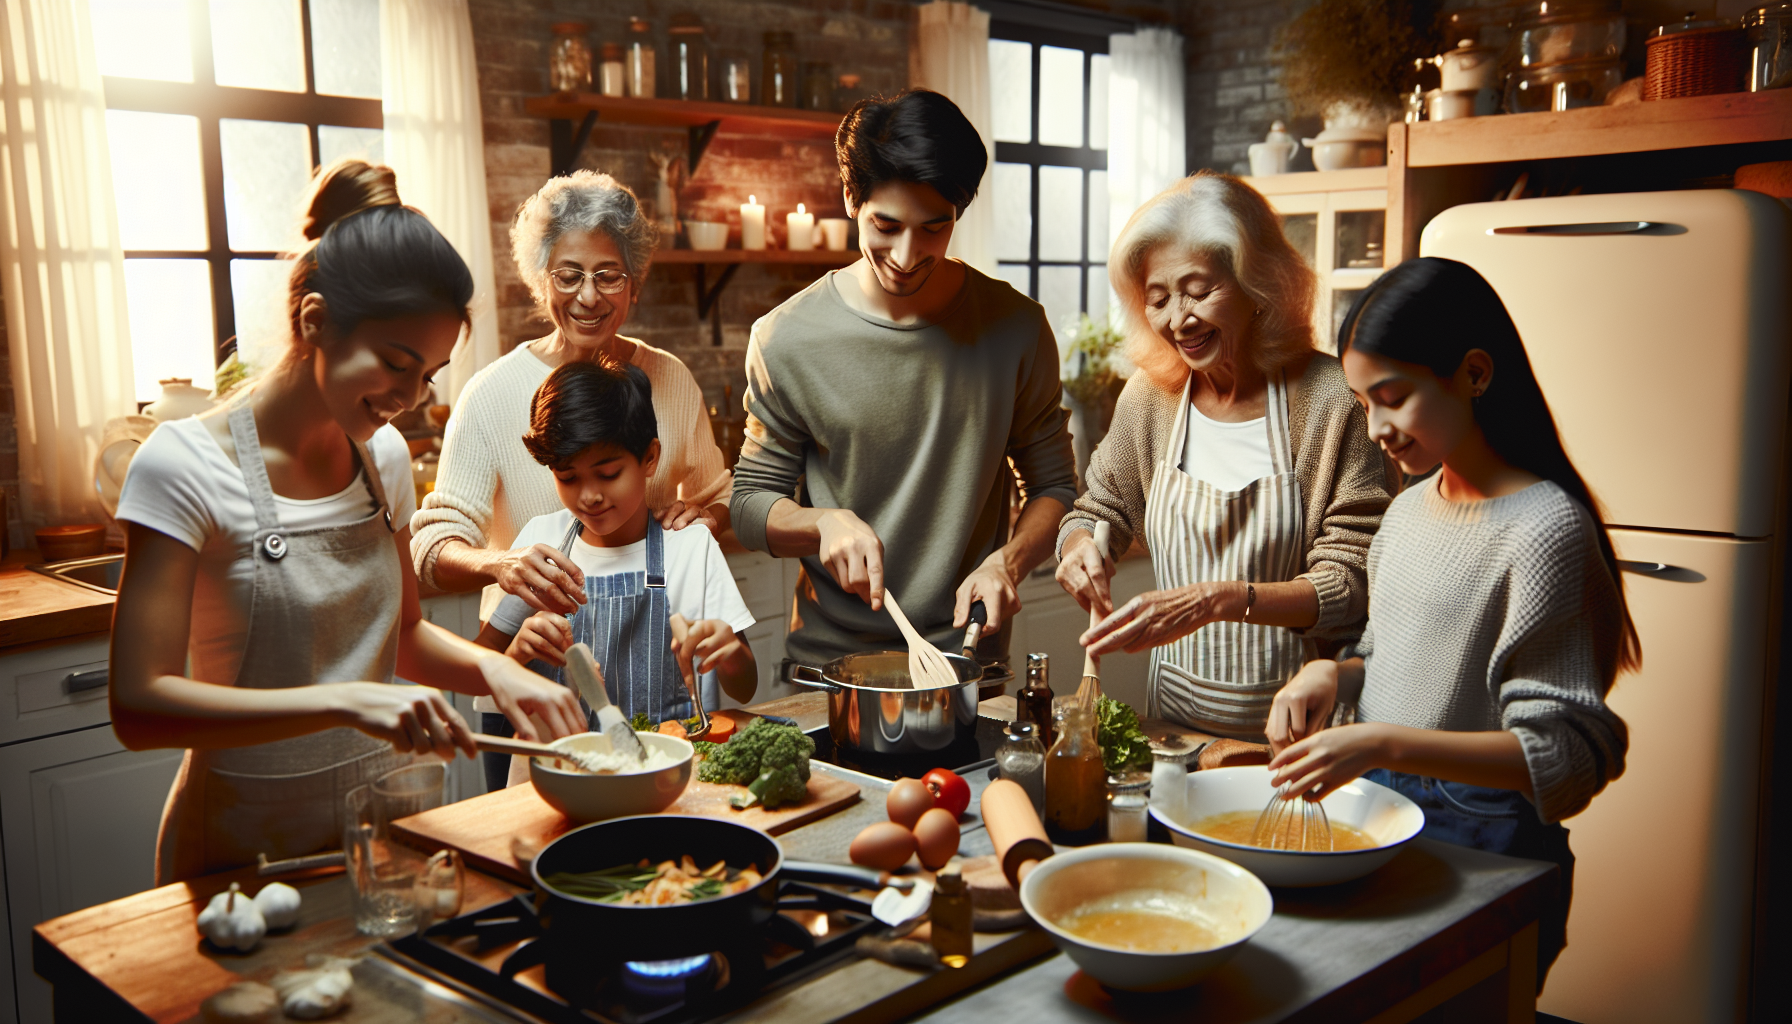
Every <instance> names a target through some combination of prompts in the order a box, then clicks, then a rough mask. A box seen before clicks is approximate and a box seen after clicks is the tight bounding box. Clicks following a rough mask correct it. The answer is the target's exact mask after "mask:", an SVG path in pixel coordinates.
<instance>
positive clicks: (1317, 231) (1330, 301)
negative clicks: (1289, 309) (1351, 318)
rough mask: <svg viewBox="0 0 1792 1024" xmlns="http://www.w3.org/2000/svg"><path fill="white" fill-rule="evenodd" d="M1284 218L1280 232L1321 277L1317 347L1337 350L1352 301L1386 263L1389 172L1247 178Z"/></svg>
mask: <svg viewBox="0 0 1792 1024" xmlns="http://www.w3.org/2000/svg"><path fill="white" fill-rule="evenodd" d="M1245 181H1246V182H1247V183H1248V184H1250V185H1251V186H1253V187H1254V188H1256V189H1257V191H1259V192H1261V193H1263V195H1264V197H1265V198H1267V199H1268V200H1269V205H1270V206H1271V207H1273V208H1274V209H1275V211H1276V213H1278V214H1280V215H1281V217H1282V231H1283V234H1285V235H1286V236H1287V237H1288V241H1289V242H1290V243H1292V244H1293V245H1294V247H1295V249H1296V250H1297V251H1299V252H1300V254H1301V255H1302V256H1304V257H1306V260H1307V265H1308V266H1310V267H1312V268H1313V270H1314V271H1315V272H1316V273H1318V275H1319V288H1318V292H1317V294H1315V295H1314V302H1313V330H1314V333H1315V335H1316V338H1317V340H1318V342H1319V347H1320V348H1321V349H1324V350H1325V351H1327V352H1336V351H1337V348H1338V328H1339V327H1340V326H1341V325H1342V324H1343V322H1344V315H1345V314H1346V313H1348V312H1350V306H1351V303H1353V302H1355V301H1356V297H1357V296H1358V295H1359V294H1361V292H1362V290H1363V289H1364V288H1367V287H1368V286H1369V285H1370V283H1371V282H1373V281H1374V280H1375V279H1376V278H1377V277H1380V276H1381V273H1382V268H1383V267H1384V266H1385V264H1386V258H1385V252H1386V250H1385V247H1384V245H1383V242H1384V240H1385V234H1386V230H1385V225H1386V222H1387V208H1388V189H1387V168H1385V167H1353V168H1350V169H1348V170H1343V171H1304V172H1299V173H1295V174H1278V175H1276V176H1274V177H1270V178H1246V179H1245Z"/></svg>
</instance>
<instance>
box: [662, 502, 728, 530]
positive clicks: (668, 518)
mask: <svg viewBox="0 0 1792 1024" xmlns="http://www.w3.org/2000/svg"><path fill="white" fill-rule="evenodd" d="M654 518H655V519H658V520H659V521H660V528H661V529H663V530H682V529H684V528H685V527H687V526H690V525H692V524H693V523H695V524H701V525H702V526H703V527H704V528H705V529H707V530H708V531H709V532H710V533H717V532H719V530H718V526H719V524H718V523H717V522H716V517H715V516H714V515H712V514H710V511H709V509H708V508H707V507H706V506H703V505H686V504H685V503H684V501H683V500H682V499H679V498H674V499H672V504H670V505H667V506H666V507H665V508H663V509H660V510H659V512H658V513H657V514H656V515H655V516H654Z"/></svg>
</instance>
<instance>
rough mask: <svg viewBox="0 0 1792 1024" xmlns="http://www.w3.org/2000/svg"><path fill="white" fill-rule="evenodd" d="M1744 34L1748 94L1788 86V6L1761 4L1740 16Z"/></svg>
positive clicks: (1791, 75) (1791, 21) (1791, 61)
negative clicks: (1745, 35)
mask: <svg viewBox="0 0 1792 1024" xmlns="http://www.w3.org/2000/svg"><path fill="white" fill-rule="evenodd" d="M1742 28H1743V30H1744V31H1746V32H1747V33H1748V50H1749V73H1748V91H1749V92H1760V91H1762V90H1764V89H1784V88H1787V87H1788V86H1792V3H1772V4H1763V5H1761V6H1760V7H1756V8H1754V9H1753V10H1751V11H1749V12H1748V13H1747V14H1744V15H1743V16H1742Z"/></svg>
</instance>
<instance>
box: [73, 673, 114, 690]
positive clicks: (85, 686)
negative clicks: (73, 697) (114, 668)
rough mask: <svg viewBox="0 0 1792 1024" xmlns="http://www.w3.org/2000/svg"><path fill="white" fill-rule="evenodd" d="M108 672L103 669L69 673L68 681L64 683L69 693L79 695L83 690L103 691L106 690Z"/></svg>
mask: <svg viewBox="0 0 1792 1024" xmlns="http://www.w3.org/2000/svg"><path fill="white" fill-rule="evenodd" d="M109 672H110V669H105V668H96V669H89V670H88V671H86V672H70V673H69V674H68V679H66V680H64V682H65V683H66V684H67V686H68V692H70V693H80V692H81V691H83V690H103V689H105V688H106V678H107V675H108V673H109Z"/></svg>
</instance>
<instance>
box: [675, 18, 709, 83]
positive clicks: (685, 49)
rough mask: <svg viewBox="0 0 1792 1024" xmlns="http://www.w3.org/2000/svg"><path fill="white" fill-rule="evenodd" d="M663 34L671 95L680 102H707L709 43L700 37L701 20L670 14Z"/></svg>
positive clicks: (701, 32) (701, 30) (702, 36)
mask: <svg viewBox="0 0 1792 1024" xmlns="http://www.w3.org/2000/svg"><path fill="white" fill-rule="evenodd" d="M666 34H667V49H668V50H670V51H671V57H672V82H671V85H672V95H673V96H674V97H676V98H678V99H681V100H707V99H709V41H708V40H707V39H705V38H704V35H703V19H701V18H699V17H697V16H696V15H695V14H674V15H673V16H672V24H671V26H670V27H669V28H668V29H667V30H666Z"/></svg>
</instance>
